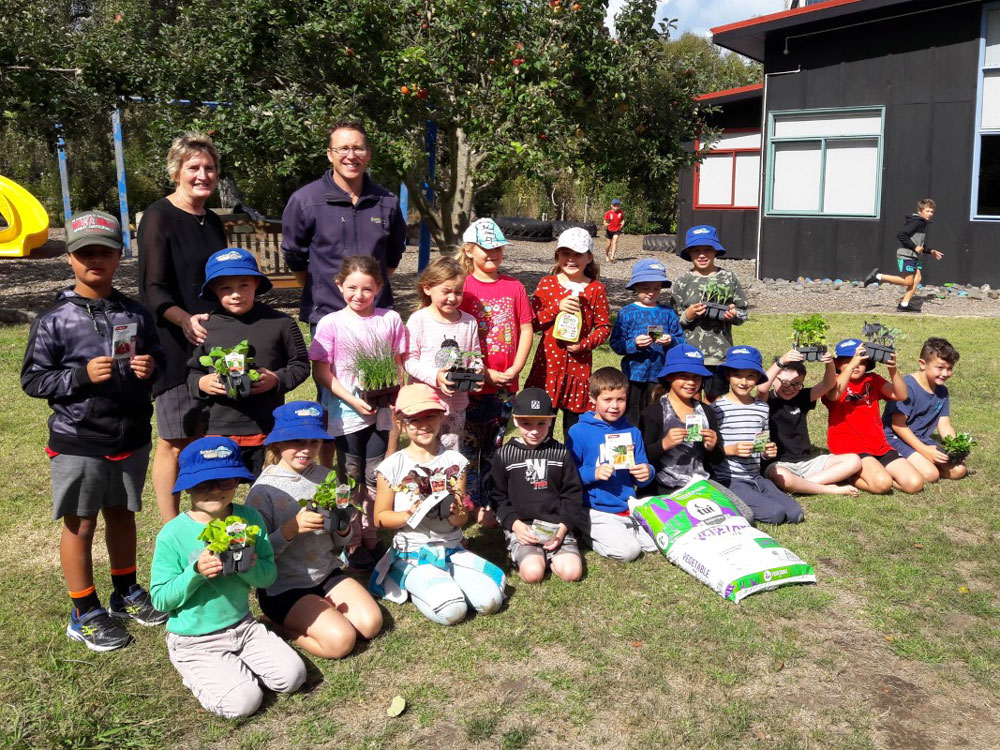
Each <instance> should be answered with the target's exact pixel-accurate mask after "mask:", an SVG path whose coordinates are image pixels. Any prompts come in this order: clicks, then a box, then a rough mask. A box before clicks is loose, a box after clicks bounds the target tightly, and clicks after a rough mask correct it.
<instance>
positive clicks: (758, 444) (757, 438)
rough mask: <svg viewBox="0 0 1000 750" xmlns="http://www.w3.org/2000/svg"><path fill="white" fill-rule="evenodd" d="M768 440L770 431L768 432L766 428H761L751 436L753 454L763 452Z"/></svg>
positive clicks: (769, 439)
mask: <svg viewBox="0 0 1000 750" xmlns="http://www.w3.org/2000/svg"><path fill="white" fill-rule="evenodd" d="M770 441H771V433H770V432H768V431H767V430H761V431H760V432H758V433H757V434H756V435H754V437H753V452H754V453H755V454H756V453H763V452H764V448H766V447H767V444H768V443H769V442H770Z"/></svg>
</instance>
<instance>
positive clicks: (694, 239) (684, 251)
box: [677, 224, 726, 260]
mask: <svg viewBox="0 0 1000 750" xmlns="http://www.w3.org/2000/svg"><path fill="white" fill-rule="evenodd" d="M692 247H710V248H712V249H713V250H715V254H716V255H718V256H722V255H725V254H726V248H724V247H723V246H722V243H721V242H719V230H717V229H716V228H715V227H713V226H709V225H708V224H699V225H698V226H696V227H691V228H690V229H689V230H687V233H686V234H685V235H684V247H682V248H681V249H680V250H679V251H678V252H677V254H678V255H679V256H681V257H682V258H683V259H684V260H691V254H690V253H689V252H688V250H689V249H691V248H692Z"/></svg>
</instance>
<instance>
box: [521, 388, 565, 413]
mask: <svg viewBox="0 0 1000 750" xmlns="http://www.w3.org/2000/svg"><path fill="white" fill-rule="evenodd" d="M511 413H512V414H513V415H514V416H515V417H555V416H556V412H555V410H554V409H553V408H552V399H550V398H549V394H547V393H546V392H545V391H543V390H542V389H541V388H525V389H524V390H523V391H521V392H520V393H518V394H517V395H516V396H515V397H514V409H513V411H512V412H511Z"/></svg>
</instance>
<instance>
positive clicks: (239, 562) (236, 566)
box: [218, 547, 253, 576]
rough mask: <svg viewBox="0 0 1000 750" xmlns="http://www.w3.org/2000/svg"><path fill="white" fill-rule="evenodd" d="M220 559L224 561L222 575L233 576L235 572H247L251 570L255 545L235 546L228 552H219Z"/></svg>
mask: <svg viewBox="0 0 1000 750" xmlns="http://www.w3.org/2000/svg"><path fill="white" fill-rule="evenodd" d="M218 554H219V560H221V561H222V575H224V576H231V575H232V574H233V573H246V572H247V571H248V570H250V564H251V563H252V562H253V547H233V548H231V549H229V550H227V551H226V552H219V553H218Z"/></svg>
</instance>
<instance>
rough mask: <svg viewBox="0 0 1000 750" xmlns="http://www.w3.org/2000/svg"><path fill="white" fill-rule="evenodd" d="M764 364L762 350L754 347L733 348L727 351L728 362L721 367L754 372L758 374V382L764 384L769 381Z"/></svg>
mask: <svg viewBox="0 0 1000 750" xmlns="http://www.w3.org/2000/svg"><path fill="white" fill-rule="evenodd" d="M763 362H764V359H763V357H761V354H760V349H757V348H755V347H752V346H731V347H729V349H727V350H726V361H725V362H723V363H722V364H721V365H719V367H725V368H727V369H729V370H753V371H755V372H756V373H757V374H758V378H757V382H758V383H763V382H764V381H765V380H767V373H765V372H764V365H763Z"/></svg>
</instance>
